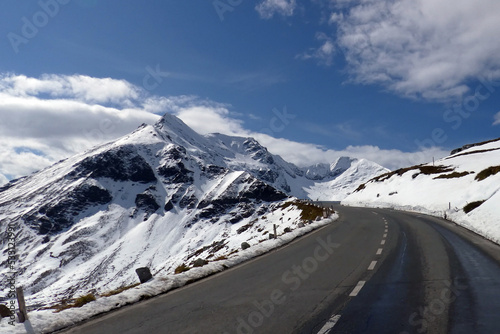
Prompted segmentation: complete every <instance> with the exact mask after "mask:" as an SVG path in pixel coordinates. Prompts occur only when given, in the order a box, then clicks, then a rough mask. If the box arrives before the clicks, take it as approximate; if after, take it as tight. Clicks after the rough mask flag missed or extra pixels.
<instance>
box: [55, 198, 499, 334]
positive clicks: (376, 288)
mask: <svg viewBox="0 0 500 334" xmlns="http://www.w3.org/2000/svg"><path fill="white" fill-rule="evenodd" d="M325 205H330V204H329V203H325ZM335 209H336V210H338V212H339V213H340V215H341V217H340V219H339V220H337V221H335V222H333V223H332V224H330V225H328V226H326V227H324V228H322V229H319V230H317V231H315V232H313V233H311V234H309V235H307V236H305V237H302V238H300V239H299V240H296V241H294V242H293V243H291V244H289V245H288V246H285V247H283V248H281V249H279V250H275V251H273V252H271V253H269V254H267V255H265V256H262V257H259V258H257V259H255V260H252V261H249V262H247V263H245V264H243V265H239V266H237V267H235V268H232V269H230V270H227V271H225V272H223V273H220V274H217V275H215V276H212V277H210V278H208V279H205V280H202V281H199V282H197V283H194V284H191V285H189V286H187V287H184V288H182V289H178V290H175V291H172V292H170V293H167V294H165V295H162V296H159V297H156V298H153V299H150V300H147V301H144V302H141V303H138V304H135V305H132V306H128V307H125V308H122V309H120V310H118V311H115V312H112V313H109V314H107V315H104V316H102V317H99V318H96V319H93V320H90V321H88V322H86V323H84V324H82V325H80V326H78V327H74V328H71V329H69V330H67V331H65V332H64V333H85V334H89V333H90V334H93V333H95V334H101V333H110V334H112V333H141V334H142V333H150V334H156V333H176V334H177V333H190V334H193V333H204V334H206V333H221V334H233V333H244V334H248V333H270V334H278V333H285V334H289V333H321V334H326V333H401V334H403V333H500V316H499V315H500V247H499V246H497V245H495V244H493V243H491V242H489V241H487V240H485V239H483V238H481V237H479V236H477V235H475V234H473V233H471V232H469V231H467V230H465V229H463V228H460V227H457V226H455V225H454V224H451V223H449V222H446V221H443V220H440V219H437V218H432V217H428V216H424V215H419V214H409V213H403V212H397V211H392V210H382V209H360V208H348V207H340V206H335ZM492 223H494V222H492Z"/></svg>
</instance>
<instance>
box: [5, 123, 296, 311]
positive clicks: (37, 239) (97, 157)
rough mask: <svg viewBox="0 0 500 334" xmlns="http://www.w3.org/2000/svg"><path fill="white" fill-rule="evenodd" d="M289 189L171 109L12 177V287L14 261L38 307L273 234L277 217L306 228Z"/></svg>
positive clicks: (8, 199)
mask: <svg viewBox="0 0 500 334" xmlns="http://www.w3.org/2000/svg"><path fill="white" fill-rule="evenodd" d="M284 200H288V196H287V195H286V194H284V193H282V192H280V191H278V190H276V189H274V188H273V187H271V186H269V185H267V184H266V183H264V182H262V181H260V180H258V179H256V178H255V177H253V176H252V175H250V174H249V173H247V172H245V171H241V170H240V171H237V170H232V169H230V168H227V167H226V165H225V159H224V157H223V156H222V155H220V154H218V153H217V151H216V150H215V149H214V145H213V143H211V142H210V141H208V140H207V139H206V138H205V137H202V136H200V135H198V134H197V133H195V132H194V131H192V130H191V129H190V128H189V127H187V126H186V125H185V124H184V123H182V122H181V121H180V120H179V119H177V118H175V117H174V116H171V115H166V116H165V117H164V118H163V119H162V120H161V121H160V122H158V123H157V124H155V125H154V126H147V125H144V126H142V127H141V128H139V129H138V130H136V131H135V132H134V133H132V134H130V135H128V136H125V137H123V138H121V139H119V140H117V141H116V142H113V143H110V144H106V145H103V146H101V147H97V148H95V149H93V150H91V151H89V152H86V153H84V154H80V155H78V156H75V157H72V158H70V159H67V160H65V161H61V162H59V163H57V164H55V165H54V166H52V167H49V168H46V169H45V170H42V171H40V172H38V173H36V174H34V175H31V176H29V177H25V178H23V179H19V180H16V181H13V182H11V183H9V184H7V185H6V186H4V187H3V188H2V189H1V191H0V233H1V234H2V235H7V236H9V238H10V239H11V240H12V241H15V249H9V246H8V242H9V238H2V239H1V240H0V246H1V249H2V251H3V256H2V262H1V263H0V270H1V277H0V287H1V290H2V296H7V292H8V285H7V282H8V280H7V277H10V275H11V274H9V272H11V271H12V270H10V269H11V268H9V263H10V262H12V264H13V268H14V269H15V270H16V271H17V276H16V282H17V284H18V286H19V285H22V286H24V287H25V291H26V295H27V296H28V300H29V304H30V305H31V306H32V307H33V306H36V305H37V304H39V305H46V303H50V302H53V301H56V300H59V299H60V298H62V297H71V296H75V295H78V294H82V293H87V292H89V291H92V290H96V291H99V292H102V291H106V290H108V291H109V290H112V289H115V288H117V287H120V286H123V285H127V284H130V283H132V282H135V281H136V280H137V277H136V274H135V272H134V269H136V268H138V267H143V266H148V267H150V268H151V269H152V271H153V273H155V274H156V273H159V272H172V271H173V269H174V268H176V267H177V266H178V265H180V264H182V263H186V264H187V265H191V264H192V262H193V261H194V260H196V259H197V258H203V259H216V258H218V257H221V256H225V255H226V256H227V255H228V254H230V253H232V252H235V251H237V250H238V249H239V248H240V245H241V242H242V241H246V242H248V243H249V244H251V245H252V244H257V243H259V242H260V241H261V240H264V239H268V235H267V234H268V233H269V232H271V231H272V224H273V223H277V224H278V226H279V231H280V233H283V230H284V229H285V228H287V227H288V228H290V229H292V230H293V229H294V228H296V227H297V224H298V223H299V222H300V221H301V219H300V214H301V211H300V210H298V209H297V208H296V207H295V206H293V205H292V206H289V207H287V208H284V207H283V201H284ZM9 251H15V257H11V258H9V257H8V252H9ZM9 261H10V262H9Z"/></svg>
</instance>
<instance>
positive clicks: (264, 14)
mask: <svg viewBox="0 0 500 334" xmlns="http://www.w3.org/2000/svg"><path fill="white" fill-rule="evenodd" d="M296 7H297V3H296V1H295V0H263V1H262V2H261V3H259V4H258V5H257V6H256V7H255V9H256V10H257V12H259V14H260V17H261V18H264V19H270V18H272V17H273V16H274V14H279V15H282V16H292V15H293V12H294V10H295V8H296Z"/></svg>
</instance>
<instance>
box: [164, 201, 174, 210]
mask: <svg viewBox="0 0 500 334" xmlns="http://www.w3.org/2000/svg"><path fill="white" fill-rule="evenodd" d="M173 208H174V203H172V201H168V202H167V203H166V204H165V207H164V210H165V211H170V210H172V209H173Z"/></svg>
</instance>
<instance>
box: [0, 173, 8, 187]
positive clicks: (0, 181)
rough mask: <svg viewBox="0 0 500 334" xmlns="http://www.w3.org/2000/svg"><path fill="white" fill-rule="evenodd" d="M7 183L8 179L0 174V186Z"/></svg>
mask: <svg viewBox="0 0 500 334" xmlns="http://www.w3.org/2000/svg"><path fill="white" fill-rule="evenodd" d="M7 182H9V179H7V177H6V176H5V175H3V174H0V186H3V185H4V184H6V183H7Z"/></svg>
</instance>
